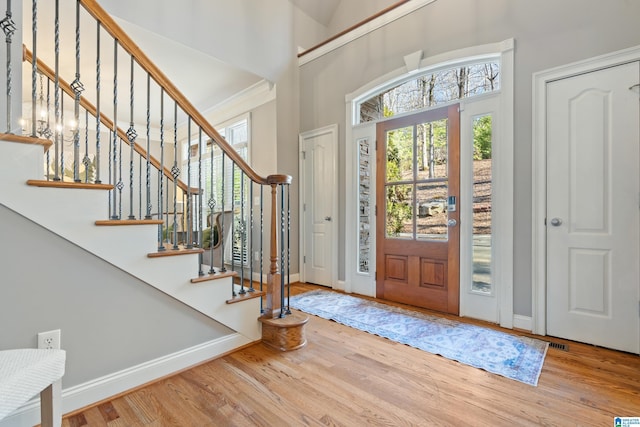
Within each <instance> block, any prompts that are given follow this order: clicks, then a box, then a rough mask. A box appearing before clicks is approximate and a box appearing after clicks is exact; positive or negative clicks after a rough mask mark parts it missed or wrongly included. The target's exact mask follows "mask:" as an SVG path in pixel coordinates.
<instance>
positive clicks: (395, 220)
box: [376, 105, 460, 314]
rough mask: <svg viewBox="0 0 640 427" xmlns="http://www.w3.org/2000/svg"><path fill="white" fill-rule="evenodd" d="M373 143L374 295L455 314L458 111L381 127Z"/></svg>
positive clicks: (433, 113)
mask: <svg viewBox="0 0 640 427" xmlns="http://www.w3.org/2000/svg"><path fill="white" fill-rule="evenodd" d="M377 140H378V151H377V190H376V195H377V197H376V198H377V200H376V203H377V206H378V215H377V219H376V234H377V236H378V240H377V245H376V253H377V281H376V295H377V297H379V298H385V299H389V300H392V301H398V302H403V303H407V304H412V305H417V306H420V307H425V308H430V309H434V310H438V311H443V312H448V313H454V314H457V313H458V306H459V284H458V282H459V264H460V261H459V257H460V241H459V240H460V233H459V228H458V226H457V222H458V221H459V213H458V212H459V204H460V201H459V200H458V195H459V189H460V184H459V181H460V176H459V175H460V172H459V163H460V157H459V145H460V137H459V112H458V106H457V105H454V106H450V107H444V108H439V109H436V110H431V111H427V112H423V113H418V114H414V115H411V116H406V117H401V118H398V119H391V120H388V121H385V122H383V123H379V124H378V125H377ZM453 200H455V202H456V203H455V204H453V203H450V202H453ZM450 221H452V222H453V224H449V222H450Z"/></svg>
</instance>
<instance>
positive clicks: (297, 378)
mask: <svg viewBox="0 0 640 427" xmlns="http://www.w3.org/2000/svg"><path fill="white" fill-rule="evenodd" d="M309 289H315V287H314V286H311V285H300V284H298V285H295V286H293V288H292V294H295V293H298V292H302V291H306V290H309ZM394 305H399V304H394ZM419 311H424V312H427V311H426V310H419ZM310 317H311V319H310V321H309V323H308V325H307V338H308V344H307V346H306V347H304V348H302V349H300V350H296V351H292V352H287V353H279V352H277V351H274V350H270V349H269V348H267V347H266V346H264V345H262V344H256V345H254V346H251V347H248V348H245V349H243V350H240V351H237V352H235V353H232V354H230V355H228V356H225V357H222V358H219V359H217V360H213V361H211V362H207V363H205V364H202V365H200V366H197V367H194V368H192V369H189V370H187V371H184V372H182V373H179V374H177V375H174V376H172V377H170V378H167V379H164V380H161V381H158V382H156V383H154V384H151V385H149V386H146V387H144V388H142V389H138V390H135V391H132V392H131V393H128V394H125V395H122V396H119V397H117V398H114V399H112V400H110V401H107V402H101V403H100V404H99V405H97V406H94V407H90V408H86V409H84V410H82V411H80V412H76V413H75V414H72V415H70V416H67V417H65V418H64V420H63V424H62V425H63V426H64V427H76V426H78V427H79V426H197V427H199V426H514V425H516V426H540V425H542V426H612V425H613V418H614V417H615V416H640V357H638V356H637V355H632V354H627V353H621V352H616V351H612V350H607V349H603V348H598V347H594V346H590V345H585V344H579V343H574V342H569V341H563V340H559V339H554V341H556V342H560V343H566V344H568V345H569V351H562V350H559V349H554V348H550V349H549V351H548V353H547V357H546V360H545V363H544V367H543V369H542V373H541V375H540V379H539V382H538V386H537V387H532V386H529V385H526V384H522V383H520V382H517V381H513V380H509V379H507V378H504V377H501V376H498V375H493V374H490V373H488V372H485V371H483V370H480V369H476V368H472V367H470V366H466V365H463V364H460V363H458V362H454V361H451V360H448V359H445V358H443V357H441V356H437V355H433V354H429V353H426V352H424V351H421V350H417V349H414V348H411V347H408V346H405V345H402V344H398V343H394V342H392V341H389V340H387V339H384V338H380V337H378V336H375V335H370V334H367V333H364V332H360V331H357V330H355V329H352V328H349V327H346V326H343V325H339V324H337V323H334V322H331V321H327V320H324V319H320V318H318V317H315V316H310ZM459 320H460V319H459ZM462 321H465V320H464V319H462ZM472 323H476V324H482V323H480V322H472ZM484 326H488V327H493V326H491V325H484Z"/></svg>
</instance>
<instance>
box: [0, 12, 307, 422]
mask: <svg viewBox="0 0 640 427" xmlns="http://www.w3.org/2000/svg"><path fill="white" fill-rule="evenodd" d="M57 3H58V2H55V4H54V2H49V1H48V2H35V4H34V5H33V7H32V10H31V14H32V15H31V16H28V17H27V16H25V17H23V21H24V23H33V24H32V26H31V28H28V27H25V28H23V23H22V22H20V23H15V22H13V20H12V13H11V6H12V5H11V1H10V0H7V1H6V6H7V7H6V11H7V12H6V15H5V18H4V19H2V20H1V22H0V24H2V29H3V30H4V32H5V36H6V46H7V50H6V57H7V68H6V83H7V84H6V91H5V93H6V94H7V102H6V112H7V117H6V121H5V124H4V126H2V122H0V126H1V127H0V129H1V128H2V127H4V128H6V133H2V134H0V182H2V187H3V188H2V190H1V191H0V205H2V206H4V207H6V208H8V209H10V210H11V211H13V212H15V213H17V214H19V215H21V216H23V217H24V218H27V219H28V220H30V221H32V222H34V223H36V224H38V225H39V226H41V227H44V228H46V229H47V230H49V231H50V232H52V233H55V234H56V235H58V236H60V237H61V238H62V239H65V240H66V241H68V242H71V243H73V244H74V245H76V246H78V247H80V248H82V249H83V250H85V251H87V252H89V253H91V254H93V255H95V256H97V257H99V258H100V259H102V260H104V261H105V262H107V263H109V264H111V265H113V266H115V267H117V268H118V269H120V270H122V271H125V272H126V273H128V274H129V275H131V276H133V277H135V278H137V279H138V280H140V281H142V282H144V283H146V284H148V285H150V286H152V287H154V288H156V289H157V290H159V291H160V292H162V293H164V294H166V295H169V296H171V297H172V298H174V299H176V300H178V301H180V302H182V303H183V304H186V305H187V306H189V307H191V308H192V309H194V310H196V311H198V312H199V313H202V314H203V315H205V316H207V317H209V318H211V319H213V320H215V321H217V322H219V323H221V324H222V325H225V326H226V327H228V328H230V329H231V330H233V331H234V336H235V339H234V341H233V342H234V346H235V347H234V348H239V347H242V346H245V345H248V344H251V343H253V342H256V341H260V340H262V341H264V342H265V343H266V344H267V345H270V346H271V347H273V348H276V349H278V350H292V349H297V348H300V347H302V346H303V345H304V344H305V343H306V339H305V337H304V330H303V327H304V324H305V323H306V320H307V319H306V318H304V317H299V316H298V315H292V314H291V312H290V311H289V309H288V289H287V284H288V272H289V268H290V266H289V247H288V238H289V237H288V236H289V224H290V222H291V214H290V209H289V187H290V184H291V177H289V176H286V175H278V174H275V175H270V176H268V177H262V176H260V175H258V174H257V173H256V172H255V171H254V170H253V169H251V167H250V166H249V165H248V164H247V163H246V162H245V161H244V159H243V158H242V156H240V155H239V154H238V152H237V151H236V150H235V149H234V148H233V146H232V145H231V144H229V143H228V142H227V140H226V139H225V138H223V137H222V136H221V135H220V134H219V133H218V132H217V131H216V129H214V128H213V127H212V126H211V125H210V124H209V123H208V122H207V121H206V120H205V118H204V117H203V116H202V114H201V113H200V112H198V111H197V110H196V109H195V108H194V107H193V105H192V104H191V103H189V101H188V100H187V99H186V98H185V97H184V96H183V95H182V94H181V93H180V91H179V90H178V89H177V88H176V86H175V85H174V84H173V83H172V82H171V81H170V80H169V79H168V78H167V77H166V76H165V75H164V74H163V73H162V72H161V71H160V70H159V69H158V68H157V67H156V66H155V65H154V64H153V63H152V62H151V61H150V60H149V59H148V58H147V57H146V56H145V54H144V53H143V52H142V51H140V49H139V48H138V47H137V46H136V44H135V43H134V42H133V41H132V40H131V39H130V38H129V37H128V36H127V35H126V34H125V33H124V32H123V31H122V30H121V29H120V28H119V27H118V26H117V24H116V23H115V21H114V20H113V19H112V18H111V17H110V16H109V15H108V14H107V13H106V12H105V11H104V10H103V9H102V8H101V7H100V6H99V5H98V4H97V2H95V1H94V0H77V1H76V0H62V1H61V2H60V5H59V6H57V8H56V5H57ZM61 17H66V19H65V20H63V19H61ZM72 18H75V19H72ZM25 25H26V24H25ZM14 28H15V31H16V32H17V33H18V34H22V36H23V37H24V39H25V46H24V47H23V46H20V45H18V46H16V45H15V44H14V43H13V42H12V39H13V37H14ZM41 28H53V29H54V37H53V40H51V36H50V34H46V35H42V34H39V33H38V31H41V30H40V29H41ZM87 28H92V30H91V32H88V31H87ZM65 33H67V34H68V33H71V34H73V36H70V37H69V36H68V37H66V38H65V37H64V34H65ZM87 33H89V34H87ZM64 40H66V41H67V42H68V41H69V40H74V41H75V43H72V44H67V45H66V46H62V48H61V46H60V45H61V44H62V43H63V41H64ZM47 41H48V42H47ZM81 44H82V46H86V45H87V44H93V46H94V49H93V51H92V52H91V53H90V54H89V55H92V58H91V59H90V60H87V59H86V56H87V49H86V47H85V48H84V49H83V50H81V49H80V46H81ZM16 49H19V50H21V51H23V59H24V65H22V64H15V63H13V62H12V61H11V59H10V58H11V57H12V56H15V50H16ZM105 50H110V52H109V54H108V55H107V56H109V57H112V58H113V60H112V61H105V60H104V58H105V53H104V51H105ZM89 62H90V63H91V64H93V65H92V67H93V68H92V67H88V66H87V63H89ZM64 64H66V65H64ZM69 64H75V66H74V67H73V66H71V68H74V69H75V72H74V73H72V74H71V75H63V74H62V72H61V71H60V70H61V69H66V70H68V69H69V68H70V66H69ZM20 66H24V67H25V69H26V70H28V73H29V75H30V78H31V81H24V82H23V84H24V85H28V86H29V88H30V90H31V99H30V100H23V102H24V103H25V104H26V105H28V107H27V108H23V111H15V98H16V97H19V96H21V94H20V90H18V91H16V88H13V87H12V85H11V82H12V74H13V73H15V72H16V70H19V69H20ZM107 75H108V76H109V77H108V78H105V76H107ZM89 87H91V89H90V90H86V89H87V88H89ZM16 92H17V93H16ZM90 97H93V99H90ZM25 109H26V110H27V111H25ZM38 111H46V113H43V114H42V115H39V114H37V112H38ZM16 117H28V118H30V120H27V122H28V123H26V124H25V125H24V126H23V127H24V131H23V132H22V134H18V132H15V129H16V126H15V124H16V122H17V120H16ZM65 117H66V118H67V119H68V118H69V117H71V118H72V122H73V125H72V126H71V129H70V130H69V129H67V132H66V136H65V131H64V130H63V129H62V125H63V124H64V123H66V122H65ZM123 117H124V119H123ZM69 135H70V136H69ZM193 141H196V143H195V144H193ZM183 146H187V147H188V149H187V150H182V147H183ZM193 146H195V147H197V148H196V151H197V152H196V153H195V156H191V155H188V156H187V157H188V164H187V168H188V169H187V170H180V169H181V166H182V164H183V163H182V162H181V160H182V159H179V157H180V156H179V153H180V152H181V151H187V152H190V150H191V149H192V147H193ZM152 151H153V155H152ZM214 153H217V154H216V156H220V158H221V160H220V162H217V163H216V162H215V161H214ZM192 157H193V159H194V162H193V163H192V162H191V160H192ZM207 162H208V163H207ZM217 164H220V165H221V170H215V167H214V166H215V165H217ZM207 165H208V166H207ZM43 167H44V168H43ZM225 168H227V169H226V173H225ZM214 174H216V177H215V179H214ZM225 179H226V180H227V182H225ZM229 180H231V182H228V181H229ZM214 182H215V184H214ZM225 199H226V200H225ZM257 200H259V204H256V202H255V201H257ZM216 215H217V216H219V217H220V218H222V221H221V222H216V221H212V220H208V218H213V217H214V216H216ZM224 218H227V219H226V220H225V219H224ZM225 222H226V224H225ZM214 228H215V233H217V235H218V236H222V238H221V241H220V242H219V243H220V245H221V250H218V251H217V252H216V254H217V255H216V256H215V257H214V248H213V245H211V248H205V246H206V245H205V236H206V235H207V233H209V235H214ZM225 245H227V250H225ZM229 246H231V247H229ZM205 251H206V252H207V253H208V255H210V256H209V257H208V258H207V257H203V254H204V253H205ZM229 254H230V255H229ZM9 259H11V258H9ZM143 309H144V308H143V307H141V310H143ZM263 325H264V326H263ZM0 344H1V343H0ZM63 347H64V345H63ZM1 349H2V348H0V350H1ZM71 359H72V358H71ZM63 384H64V382H63ZM106 397H108V396H102V398H106ZM72 409H77V408H70V407H65V411H69V410H72Z"/></svg>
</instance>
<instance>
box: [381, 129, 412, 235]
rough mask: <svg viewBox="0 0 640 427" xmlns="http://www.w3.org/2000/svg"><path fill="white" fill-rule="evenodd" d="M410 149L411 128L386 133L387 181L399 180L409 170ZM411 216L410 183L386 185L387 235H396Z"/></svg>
mask: <svg viewBox="0 0 640 427" xmlns="http://www.w3.org/2000/svg"><path fill="white" fill-rule="evenodd" d="M412 150H413V135H412V132H411V128H404V129H398V130H395V131H391V132H389V133H388V134H387V182H397V181H401V180H402V179H403V178H402V171H407V170H411V163H410V162H411V161H412V160H411V157H412V156H411V154H412V153H411V152H412ZM411 218H412V212H411V185H389V186H387V215H386V221H387V225H386V227H387V235H389V236H397V235H398V234H399V233H400V231H402V227H403V225H404V223H405V222H406V221H408V220H411Z"/></svg>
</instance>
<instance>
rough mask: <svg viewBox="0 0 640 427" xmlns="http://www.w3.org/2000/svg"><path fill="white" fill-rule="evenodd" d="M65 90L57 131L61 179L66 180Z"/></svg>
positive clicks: (62, 95) (61, 95)
mask: <svg viewBox="0 0 640 427" xmlns="http://www.w3.org/2000/svg"><path fill="white" fill-rule="evenodd" d="M63 123H64V92H62V89H60V121H59V122H58V124H57V125H56V132H58V137H59V138H60V179H61V180H62V181H64V124H63Z"/></svg>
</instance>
